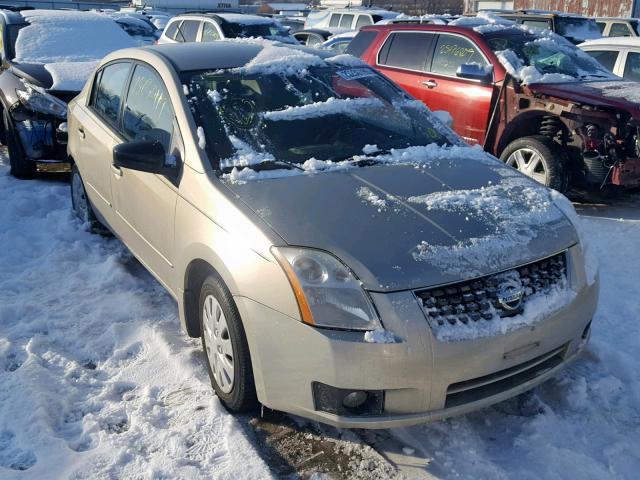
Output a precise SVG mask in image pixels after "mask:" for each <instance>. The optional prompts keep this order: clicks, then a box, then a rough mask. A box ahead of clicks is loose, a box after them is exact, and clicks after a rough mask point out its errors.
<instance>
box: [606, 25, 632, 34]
mask: <svg viewBox="0 0 640 480" xmlns="http://www.w3.org/2000/svg"><path fill="white" fill-rule="evenodd" d="M631 35H632V32H631V30H630V29H629V27H628V26H627V24H626V23H619V22H616V23H612V24H611V30H609V36H610V37H630V36H631Z"/></svg>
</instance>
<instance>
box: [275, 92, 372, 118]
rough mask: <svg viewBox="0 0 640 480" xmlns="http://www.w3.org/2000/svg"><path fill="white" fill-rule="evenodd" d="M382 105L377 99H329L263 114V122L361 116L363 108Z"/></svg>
mask: <svg viewBox="0 0 640 480" xmlns="http://www.w3.org/2000/svg"><path fill="white" fill-rule="evenodd" d="M383 106H384V104H383V103H382V100H379V99H377V98H333V97H332V98H329V99H327V101H324V102H315V103H309V104H306V105H301V106H295V107H287V108H285V109H283V110H275V111H271V112H265V113H264V114H263V116H264V118H265V120H270V121H272V122H276V121H296V120H303V119H307V118H318V117H326V116H328V115H336V114H340V113H342V114H344V115H354V116H361V115H362V114H363V112H361V111H359V109H363V108H367V107H369V108H381V107H383Z"/></svg>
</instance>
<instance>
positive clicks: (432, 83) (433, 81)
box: [422, 80, 438, 88]
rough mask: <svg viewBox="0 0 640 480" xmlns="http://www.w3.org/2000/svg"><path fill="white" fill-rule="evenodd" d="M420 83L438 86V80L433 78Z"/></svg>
mask: <svg viewBox="0 0 640 480" xmlns="http://www.w3.org/2000/svg"><path fill="white" fill-rule="evenodd" d="M422 85H424V86H425V87H427V88H436V87H437V86H438V82H436V81H435V80H425V81H424V82H422Z"/></svg>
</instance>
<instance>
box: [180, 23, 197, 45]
mask: <svg viewBox="0 0 640 480" xmlns="http://www.w3.org/2000/svg"><path fill="white" fill-rule="evenodd" d="M198 28H200V22H199V21H197V20H185V21H184V22H182V25H180V27H179V28H178V31H177V33H176V37H175V39H176V40H177V41H178V42H195V41H196V36H197V35H198Z"/></svg>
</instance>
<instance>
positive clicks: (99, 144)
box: [72, 61, 131, 223]
mask: <svg viewBox="0 0 640 480" xmlns="http://www.w3.org/2000/svg"><path fill="white" fill-rule="evenodd" d="M130 70H131V62H126V61H121V62H115V63H110V64H107V65H106V66H104V67H103V68H101V69H100V70H99V71H98V72H97V73H96V76H95V80H94V84H93V88H92V90H91V95H90V97H89V101H88V103H87V105H86V106H82V107H81V108H78V109H77V110H76V112H75V123H74V124H73V126H72V128H74V129H76V130H77V132H74V135H76V134H77V138H78V139H79V140H78V149H77V154H76V156H77V157H78V158H77V160H78V167H79V168H80V173H81V174H82V178H83V180H84V184H85V189H86V190H87V194H88V195H89V199H90V200H91V203H92V204H93V206H94V207H95V208H96V209H97V210H98V213H100V214H101V215H102V216H103V217H104V219H105V220H106V221H107V222H108V223H111V215H112V213H113V212H112V204H113V196H112V192H111V175H112V171H111V163H112V157H113V153H112V152H113V147H114V146H115V145H117V144H118V143H120V142H121V140H120V138H119V135H118V131H117V128H118V127H117V126H118V122H119V119H120V106H121V103H122V98H123V95H124V88H125V85H126V83H127V80H128V77H129V72H130Z"/></svg>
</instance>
